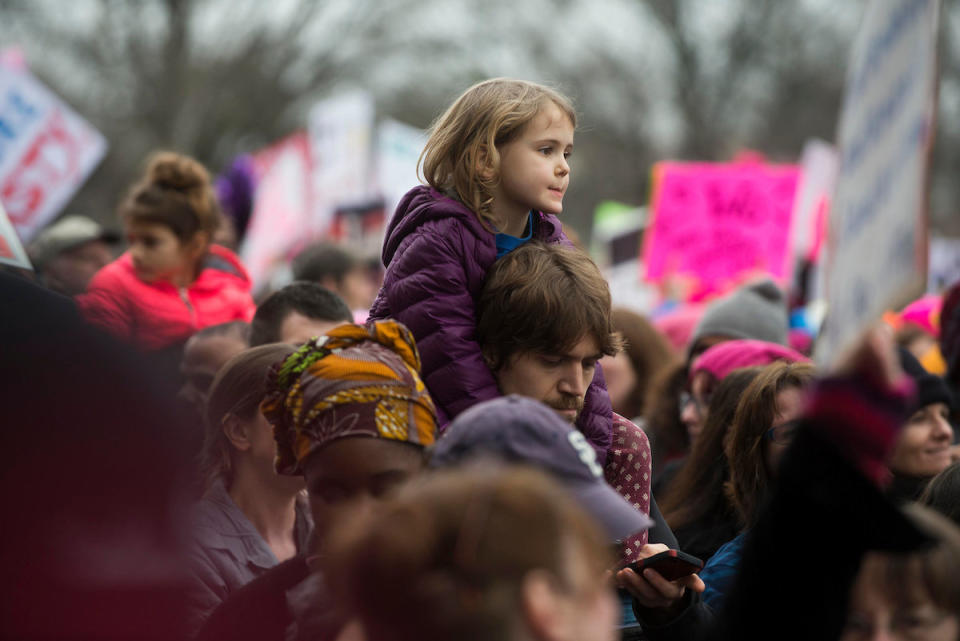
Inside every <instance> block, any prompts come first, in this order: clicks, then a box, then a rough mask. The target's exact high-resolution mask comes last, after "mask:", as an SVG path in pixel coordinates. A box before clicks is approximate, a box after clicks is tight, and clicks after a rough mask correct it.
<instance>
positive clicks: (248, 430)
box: [237, 410, 304, 494]
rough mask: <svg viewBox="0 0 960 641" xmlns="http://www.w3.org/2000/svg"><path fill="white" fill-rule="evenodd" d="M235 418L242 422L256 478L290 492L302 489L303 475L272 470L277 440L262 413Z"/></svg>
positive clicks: (293, 492) (257, 412)
mask: <svg viewBox="0 0 960 641" xmlns="http://www.w3.org/2000/svg"><path fill="white" fill-rule="evenodd" d="M237 420H239V421H242V422H243V425H244V432H245V434H246V435H247V442H248V443H249V445H250V448H249V449H248V450H247V455H248V456H249V457H250V458H251V460H252V461H253V462H254V465H253V469H255V470H257V476H258V478H260V479H261V480H262V482H264V483H267V484H269V486H271V487H277V488H281V489H286V490H287V491H289V492H290V493H291V494H295V493H297V492H299V491H300V490H302V489H303V488H304V480H303V477H301V476H288V475H285V474H277V472H276V471H275V470H274V467H273V462H274V460H275V459H276V456H277V442H276V440H275V439H274V438H273V426H272V425H270V423H269V422H268V421H267V419H265V418H264V417H263V414H261V413H260V411H259V410H257V411H256V412H254V413H253V416H252V417H250V418H247V419H242V418H238V419H237Z"/></svg>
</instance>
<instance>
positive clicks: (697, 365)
mask: <svg viewBox="0 0 960 641" xmlns="http://www.w3.org/2000/svg"><path fill="white" fill-rule="evenodd" d="M776 361H786V362H788V363H809V362H810V359H809V358H807V357H806V356H804V355H803V354H801V353H800V352H798V351H796V350H794V349H790V348H789V347H784V346H783V345H777V344H776V343H768V342H766V341H757V340H749V339H743V340H735V341H725V342H723V343H720V344H719V345H714V346H713V347H711V348H710V349H708V350H707V351H705V352H704V353H703V354H701V355H700V358H698V359H697V360H696V361H694V363H693V367H691V368H690V378H691V380H692V379H693V376H694V375H695V374H696V373H697V372H709V373H711V374H713V376H714V377H715V378H716V379H717V380H718V381H722V380H723V379H724V378H726V376H727V374H729V373H730V372H732V371H733V370H735V369H740V368H741V367H754V366H757V365H769V364H770V363H775V362H776Z"/></svg>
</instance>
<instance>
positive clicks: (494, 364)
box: [480, 349, 502, 374]
mask: <svg viewBox="0 0 960 641" xmlns="http://www.w3.org/2000/svg"><path fill="white" fill-rule="evenodd" d="M480 353H481V354H482V355H483V362H484V363H486V365H487V367H488V368H489V369H490V371H491V372H493V373H494V374H496V372H497V370H498V369H500V365H502V363H500V362H499V361H498V360H497V359H496V358H495V357H494V355H493V351H492V350H490V349H484V350H481V351H480Z"/></svg>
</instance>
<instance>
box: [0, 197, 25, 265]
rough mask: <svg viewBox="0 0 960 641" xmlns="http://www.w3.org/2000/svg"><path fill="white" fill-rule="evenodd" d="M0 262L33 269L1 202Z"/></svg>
mask: <svg viewBox="0 0 960 641" xmlns="http://www.w3.org/2000/svg"><path fill="white" fill-rule="evenodd" d="M0 263H2V264H4V265H11V266H13V267H21V268H23V269H33V265H31V264H30V259H29V258H27V252H25V251H23V245H21V244H20V238H19V237H17V231H16V230H15V229H14V228H13V225H12V224H11V223H10V219H9V218H8V217H7V212H6V211H4V209H3V203H0Z"/></svg>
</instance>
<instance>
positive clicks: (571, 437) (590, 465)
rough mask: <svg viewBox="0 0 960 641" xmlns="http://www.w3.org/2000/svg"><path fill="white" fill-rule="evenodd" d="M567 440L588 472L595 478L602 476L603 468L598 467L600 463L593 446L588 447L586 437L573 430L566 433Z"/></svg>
mask: <svg viewBox="0 0 960 641" xmlns="http://www.w3.org/2000/svg"><path fill="white" fill-rule="evenodd" d="M567 440H568V441H570V445H572V446H573V449H574V450H576V452H577V456H578V457H579V458H580V460H581V461H582V462H583V464H584V465H586V466H587V469H589V470H590V473H591V474H593V476H594V477H595V478H600V477H602V476H603V468H602V467H600V464H599V463H597V453H596V452H594V451H593V448H592V447H590V444H589V443H587V439H586V438H585V437H584V436H583V434H581V433H580V432H578V431H576V430H573V431H571V432H570V433H569V434H568V435H567Z"/></svg>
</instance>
